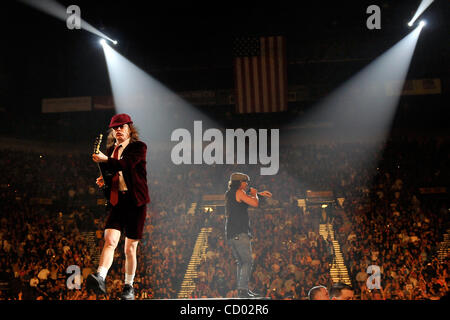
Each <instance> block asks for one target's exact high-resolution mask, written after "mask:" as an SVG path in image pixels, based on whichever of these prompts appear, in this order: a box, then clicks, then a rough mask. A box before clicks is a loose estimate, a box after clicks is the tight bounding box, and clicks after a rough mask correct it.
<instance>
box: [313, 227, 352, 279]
mask: <svg viewBox="0 0 450 320" xmlns="http://www.w3.org/2000/svg"><path fill="white" fill-rule="evenodd" d="M319 234H320V235H322V237H323V238H324V239H325V240H326V239H327V238H328V236H329V237H330V238H331V241H332V242H333V249H334V259H333V263H332V264H331V268H330V275H331V279H332V280H333V282H334V283H336V282H343V283H345V284H348V285H351V284H352V283H351V280H350V276H349V275H348V270H347V267H346V266H345V262H344V256H343V255H342V252H341V246H340V245H339V241H338V240H336V239H335V238H334V230H333V225H332V224H329V223H327V224H320V225H319Z"/></svg>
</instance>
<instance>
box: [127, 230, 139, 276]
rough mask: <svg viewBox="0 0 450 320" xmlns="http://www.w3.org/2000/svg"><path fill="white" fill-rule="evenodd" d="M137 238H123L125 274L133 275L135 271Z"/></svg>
mask: <svg viewBox="0 0 450 320" xmlns="http://www.w3.org/2000/svg"><path fill="white" fill-rule="evenodd" d="M138 243H139V240H133V239H129V238H125V274H127V275H133V276H134V274H135V272H136V267H137V258H136V252H137V246H138Z"/></svg>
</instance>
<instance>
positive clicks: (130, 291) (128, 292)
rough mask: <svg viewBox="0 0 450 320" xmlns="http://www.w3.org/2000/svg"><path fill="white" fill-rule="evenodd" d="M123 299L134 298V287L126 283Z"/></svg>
mask: <svg viewBox="0 0 450 320" xmlns="http://www.w3.org/2000/svg"><path fill="white" fill-rule="evenodd" d="M122 300H134V288H133V287H132V286H131V285H129V284H126V285H125V286H124V287H123V291H122Z"/></svg>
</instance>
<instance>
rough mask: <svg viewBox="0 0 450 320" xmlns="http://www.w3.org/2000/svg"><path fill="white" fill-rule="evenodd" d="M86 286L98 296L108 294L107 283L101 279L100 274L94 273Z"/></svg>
mask: <svg viewBox="0 0 450 320" xmlns="http://www.w3.org/2000/svg"><path fill="white" fill-rule="evenodd" d="M86 286H87V288H88V289H91V290H94V292H95V293H97V294H102V293H103V294H106V282H105V280H103V278H102V277H100V275H99V274H98V272H96V273H92V274H90V275H89V276H88V277H87V279H86Z"/></svg>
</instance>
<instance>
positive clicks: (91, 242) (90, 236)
mask: <svg viewBox="0 0 450 320" xmlns="http://www.w3.org/2000/svg"><path fill="white" fill-rule="evenodd" d="M81 235H82V236H83V238H84V239H86V242H87V244H88V246H89V253H90V254H91V258H92V260H91V261H92V264H93V265H94V266H96V265H98V262H99V260H100V251H99V250H97V249H98V248H97V241H96V237H95V232H94V231H86V232H81Z"/></svg>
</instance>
